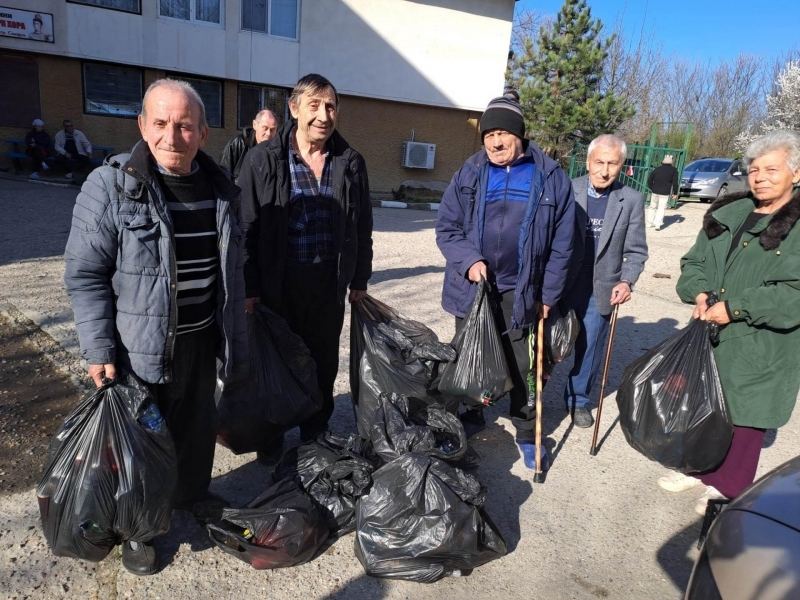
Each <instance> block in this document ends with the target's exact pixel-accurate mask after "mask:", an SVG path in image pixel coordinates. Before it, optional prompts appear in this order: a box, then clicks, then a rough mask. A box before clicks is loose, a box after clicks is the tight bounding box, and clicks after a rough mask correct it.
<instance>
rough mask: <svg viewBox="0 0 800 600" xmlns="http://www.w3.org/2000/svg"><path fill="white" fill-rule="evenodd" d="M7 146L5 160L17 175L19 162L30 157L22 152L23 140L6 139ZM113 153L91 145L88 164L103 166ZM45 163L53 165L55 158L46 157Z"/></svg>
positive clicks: (19, 169) (106, 148) (109, 149)
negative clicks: (9, 149)
mask: <svg viewBox="0 0 800 600" xmlns="http://www.w3.org/2000/svg"><path fill="white" fill-rule="evenodd" d="M3 141H4V142H6V143H7V144H11V147H12V150H11V151H10V152H6V158H9V159H11V162H12V164H13V165H14V172H15V173H16V174H17V175H19V172H20V171H21V170H22V163H21V162H20V161H21V160H23V159H29V158H30V156H28V155H27V154H25V152H24V151H23V150H24V149H25V140H24V139H15V138H6V139H5V140H3ZM97 152H101V153H102V154H103V156H94V154H95V153H97ZM112 152H114V148H113V147H111V146H95V145H92V156H91V157H90V158H89V164H90V165H94V166H99V165H102V164H103V161H104V160H105V159H106V158H107V157H108V155H109V154H111V153H112ZM44 160H45V162H47V163H48V164H53V163H54V162H55V160H56V158H55V156H48V157H47V158H45V159H44Z"/></svg>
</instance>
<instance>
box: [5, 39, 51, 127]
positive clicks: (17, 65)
mask: <svg viewBox="0 0 800 600" xmlns="http://www.w3.org/2000/svg"><path fill="white" fill-rule="evenodd" d="M0 72H2V73H3V77H4V78H5V79H6V81H13V82H14V85H3V86H0V125H8V126H10V127H25V128H28V127H30V126H31V122H32V121H33V120H34V119H39V118H41V116H42V111H41V107H40V105H39V67H38V65H37V64H36V59H35V58H33V57H32V56H26V55H22V54H0Z"/></svg>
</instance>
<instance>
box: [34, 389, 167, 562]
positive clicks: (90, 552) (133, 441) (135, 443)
mask: <svg viewBox="0 0 800 600" xmlns="http://www.w3.org/2000/svg"><path fill="white" fill-rule="evenodd" d="M177 477H178V474H177V457H176V454H175V447H174V445H173V443H172V438H171V437H170V434H169V432H168V431H167V426H166V424H165V423H164V419H163V417H161V414H160V413H159V412H158V407H157V406H156V404H155V402H154V401H153V397H152V395H151V394H150V391H149V390H148V388H147V386H146V385H145V384H144V383H142V382H141V381H139V380H138V379H137V378H136V377H135V376H134V375H130V374H120V375H118V377H117V378H116V379H115V380H114V381H112V382H110V383H107V384H106V385H104V386H103V387H101V388H98V389H95V390H92V391H91V392H89V393H87V394H86V395H85V396H84V397H83V398H82V399H81V401H80V402H79V403H78V404H77V406H75V408H73V409H72V411H71V412H70V413H69V415H67V418H66V419H65V420H64V423H63V424H62V425H61V428H60V429H59V430H58V432H57V433H56V435H55V437H54V438H53V441H52V443H51V445H50V456H49V460H48V463H47V467H46V468H45V470H44V474H43V476H42V479H41V481H40V483H39V485H38V487H37V488H36V496H37V499H38V502H39V512H40V514H41V517H42V527H43V529H44V535H45V538H46V539H47V542H48V543H49V544H50V548H51V550H52V551H53V554H55V555H56V556H71V557H73V558H82V559H84V560H91V561H100V560H102V559H103V558H104V557H105V556H106V555H107V554H108V553H109V551H110V550H111V549H112V548H113V547H114V546H115V545H116V544H120V543H122V542H123V541H126V540H134V541H137V542H146V541H148V540H151V539H153V538H154V537H156V536H158V535H161V534H163V533H165V532H166V531H168V530H169V521H170V516H171V514H172V497H173V493H174V491H175V485H176V482H177Z"/></svg>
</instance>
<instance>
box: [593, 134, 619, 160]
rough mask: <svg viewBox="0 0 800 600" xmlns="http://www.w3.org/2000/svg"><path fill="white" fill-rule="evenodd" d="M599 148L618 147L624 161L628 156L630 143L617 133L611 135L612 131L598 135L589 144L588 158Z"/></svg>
mask: <svg viewBox="0 0 800 600" xmlns="http://www.w3.org/2000/svg"><path fill="white" fill-rule="evenodd" d="M597 148H611V149H618V150H619V153H620V154H621V155H622V160H623V161H624V160H625V159H626V158H627V157H628V145H627V144H626V143H625V140H623V139H622V138H620V137H617V136H615V135H611V134H610V133H604V134H603V135H598V136H597V137H596V138H594V139H593V140H592V141H591V143H590V144H589V149H588V150H587V152H586V158H587V159H588V158H589V157H590V156H591V155H592V152H594V151H595V149H597Z"/></svg>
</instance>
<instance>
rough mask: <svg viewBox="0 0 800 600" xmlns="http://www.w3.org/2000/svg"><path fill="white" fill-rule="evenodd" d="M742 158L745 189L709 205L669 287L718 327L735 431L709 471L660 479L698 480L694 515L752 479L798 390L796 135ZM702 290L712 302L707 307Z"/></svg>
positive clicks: (779, 134)
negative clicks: (701, 489)
mask: <svg viewBox="0 0 800 600" xmlns="http://www.w3.org/2000/svg"><path fill="white" fill-rule="evenodd" d="M744 160H745V163H746V164H747V165H748V182H749V184H750V192H748V193H747V194H739V195H731V196H726V197H723V198H720V199H718V200H717V201H716V202H714V204H713V205H711V208H710V209H709V210H708V212H707V213H706V215H705V219H704V221H703V229H702V231H700V234H699V235H698V236H697V241H696V242H695V244H694V246H692V249H691V250H689V252H688V253H687V254H686V255H685V256H684V257H683V258H682V259H681V277H680V279H679V280H678V285H677V291H678V295H679V296H680V298H681V300H683V301H684V302H686V303H688V304H695V305H696V307H695V309H694V313H693V315H692V317H693V318H696V319H701V320H704V321H709V322H712V323H716V324H717V325H719V326H720V328H721V330H720V336H719V344H718V345H717V346H716V347H715V348H714V356H715V358H716V361H717V367H718V369H719V375H720V380H721V383H722V390H723V392H724V393H725V399H726V400H727V403H728V407H729V409H730V414H731V418H732V420H733V425H734V433H733V441H732V442H731V447H730V449H729V450H728V454H727V456H726V458H725V460H724V461H723V463H722V464H721V465H720V466H719V467H717V469H715V470H714V471H710V472H707V473H702V474H696V475H695V476H694V477H692V476H686V475H682V474H680V473H670V474H669V475H665V476H664V477H662V478H661V479H659V481H658V483H659V485H660V486H661V487H663V488H664V489H667V490H669V491H674V492H679V491H683V490H686V489H689V488H691V487H694V486H695V485H697V484H698V483H701V482H702V483H704V484H706V485H707V486H708V488H707V489H706V493H705V494H704V495H703V497H702V498H701V499H700V501H698V504H697V506H696V510H697V512H699V513H700V514H704V513H705V508H706V504H707V503H708V500H709V499H712V498H735V497H736V496H738V495H739V494H740V493H741V492H742V491H744V489H745V488H746V487H748V486H749V485H750V484H751V483H753V480H754V479H755V475H756V469H757V467H758V459H759V456H760V454H761V446H762V443H763V441H764V433H765V430H767V429H775V428H777V427H780V426H782V425H784V424H786V422H787V421H788V420H789V417H790V416H791V414H792V410H793V409H794V405H795V402H796V400H797V394H798V392H800V226H796V224H797V221H798V219H800V193H794V188H795V186H796V185H797V184H798V183H800V135H798V134H797V133H795V132H791V131H775V132H772V133H769V134H766V135H764V136H763V137H761V138H759V139H757V140H755V141H754V142H752V143H751V144H750V145H749V146H748V148H747V150H746V152H745V156H744ZM710 292H716V294H717V295H718V297H719V299H720V302H718V303H717V304H715V305H714V306H712V307H710V308H708V307H707V305H706V299H707V298H708V294H709V293H710Z"/></svg>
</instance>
